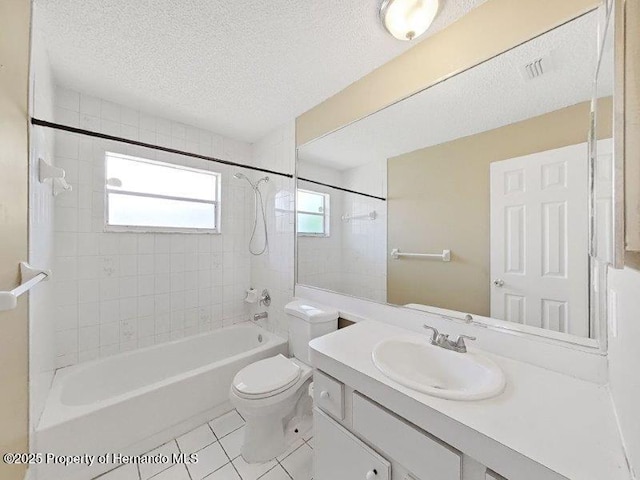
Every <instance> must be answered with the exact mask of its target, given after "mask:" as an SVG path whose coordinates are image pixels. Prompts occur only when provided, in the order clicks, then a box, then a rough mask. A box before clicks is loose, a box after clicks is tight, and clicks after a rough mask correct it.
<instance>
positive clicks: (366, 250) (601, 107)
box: [297, 5, 614, 344]
mask: <svg viewBox="0 0 640 480" xmlns="http://www.w3.org/2000/svg"><path fill="white" fill-rule="evenodd" d="M610 13H611V12H610V11H609V9H608V8H607V7H605V6H604V5H603V6H602V7H601V8H599V9H597V10H593V11H591V12H589V13H587V14H585V15H582V16H580V17H578V18H575V19H574V20H572V21H570V22H568V23H565V24H564V25H562V26H559V27H557V28H555V29H553V30H551V31H549V32H547V33H545V34H544V35H541V36H539V37H537V38H534V39H531V40H530V41H529V42H527V43H524V44H522V45H519V46H517V47H515V48H513V49H511V50H509V51H507V52H505V53H503V54H501V55H499V56H497V57H494V58H492V59H491V60H489V61H486V62H484V63H482V64H480V65H478V66H475V67H473V68H470V69H468V70H466V71H464V72H462V73H460V74H457V75H455V76H453V77H451V78H449V79H447V80H445V81H443V82H441V83H438V84H436V85H434V86H432V87H430V88H428V89H426V90H423V91H422V92H420V93H417V94H415V95H413V96H411V97H410V98H407V99H404V100H402V101H400V102H398V103H396V104H394V105H392V106H390V107H387V108H385V109H383V110H381V111H379V112H377V113H375V114H373V115H370V116H368V117H366V118H364V119H361V120H359V121H357V122H355V123H352V124H350V125H348V126H346V127H344V128H342V129H340V130H337V131H335V132H333V133H331V134H328V135H325V136H324V137H321V138H319V139H316V140H314V141H311V142H309V143H307V144H305V145H303V146H301V147H299V149H298V169H297V170H298V184H297V187H298V194H297V235H298V240H297V241H298V243H297V262H298V264H297V283H298V284H303V285H307V286H312V287H317V288H322V289H328V290H332V291H335V292H339V293H343V294H348V295H354V296H357V297H361V298H365V299H370V300H374V301H379V302H387V303H391V304H395V305H399V306H403V307H408V308H416V309H420V310H424V311H429V312H432V313H438V314H442V315H447V316H452V317H455V318H462V319H464V318H467V320H469V319H470V318H471V319H472V320H471V321H479V322H489V323H492V325H494V326H496V327H498V328H507V329H515V330H519V331H529V332H532V333H538V334H541V335H544V336H550V337H556V338H559V339H567V340H573V341H576V338H582V339H587V341H585V342H582V343H585V344H595V342H594V343H589V341H588V339H598V338H599V337H601V336H602V333H601V331H602V328H603V327H602V325H600V323H602V321H603V320H602V319H603V307H602V305H603V304H604V303H606V302H605V301H604V300H603V299H602V295H601V294H602V292H603V291H606V288H605V286H604V285H601V284H600V279H601V277H603V275H602V273H601V272H602V271H603V270H606V268H602V265H604V264H606V263H610V262H611V261H612V257H613V249H614V245H613V243H614V242H613V240H614V238H613V237H614V221H613V217H614V195H613V193H614V192H613V189H614V183H613V177H614V173H613V172H614V162H613V139H612V137H613V129H614V128H613V103H614V102H613V94H614V45H613V43H614V42H613V27H611V28H609V21H610V19H611V18H612V15H610ZM596 79H597V81H596ZM594 85H597V87H594Z"/></svg>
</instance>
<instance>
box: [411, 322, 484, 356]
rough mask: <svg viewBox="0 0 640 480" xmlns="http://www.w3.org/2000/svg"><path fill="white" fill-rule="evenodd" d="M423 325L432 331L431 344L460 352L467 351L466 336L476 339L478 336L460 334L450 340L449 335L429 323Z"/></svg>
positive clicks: (468, 338)
mask: <svg viewBox="0 0 640 480" xmlns="http://www.w3.org/2000/svg"><path fill="white" fill-rule="evenodd" d="M422 327H423V328H424V329H426V330H430V331H431V339H430V341H431V345H436V346H437V347H442V348H444V349H446V350H452V351H454V352H458V353H467V345H466V344H465V343H464V339H465V338H466V339H467V340H475V339H476V337H470V336H469V335H458V338H456V339H455V340H449V335H447V334H445V333H440V332H438V330H436V329H435V328H433V327H430V326H429V325H423V326H422Z"/></svg>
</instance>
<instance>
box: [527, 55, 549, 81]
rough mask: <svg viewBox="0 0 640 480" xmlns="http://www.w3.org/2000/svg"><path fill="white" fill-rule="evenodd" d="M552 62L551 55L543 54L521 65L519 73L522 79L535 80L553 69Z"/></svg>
mask: <svg viewBox="0 0 640 480" xmlns="http://www.w3.org/2000/svg"><path fill="white" fill-rule="evenodd" d="M553 64H554V62H553V59H552V55H551V54H549V55H544V56H542V57H539V58H536V59H534V60H531V61H530V62H528V63H526V64H524V65H522V66H521V67H520V74H521V75H522V78H523V79H524V80H535V79H536V78H540V77H541V76H543V75H546V74H548V73H549V72H550V71H551V70H553Z"/></svg>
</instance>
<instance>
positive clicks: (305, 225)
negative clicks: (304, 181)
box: [297, 189, 329, 237]
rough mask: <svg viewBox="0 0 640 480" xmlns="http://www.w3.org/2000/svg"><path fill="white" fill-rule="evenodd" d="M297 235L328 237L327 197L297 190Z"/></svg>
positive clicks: (322, 194)
mask: <svg viewBox="0 0 640 480" xmlns="http://www.w3.org/2000/svg"><path fill="white" fill-rule="evenodd" d="M297 215H298V235H315V236H320V237H328V236H329V195H328V194H326V193H320V192H313V191H311V190H301V189H298V197H297Z"/></svg>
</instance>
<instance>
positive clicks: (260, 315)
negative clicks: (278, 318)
mask: <svg viewBox="0 0 640 480" xmlns="http://www.w3.org/2000/svg"><path fill="white" fill-rule="evenodd" d="M266 318H269V314H268V313H267V312H260V313H256V314H255V315H254V316H253V321H254V322H257V321H258V320H263V319H266Z"/></svg>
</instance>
